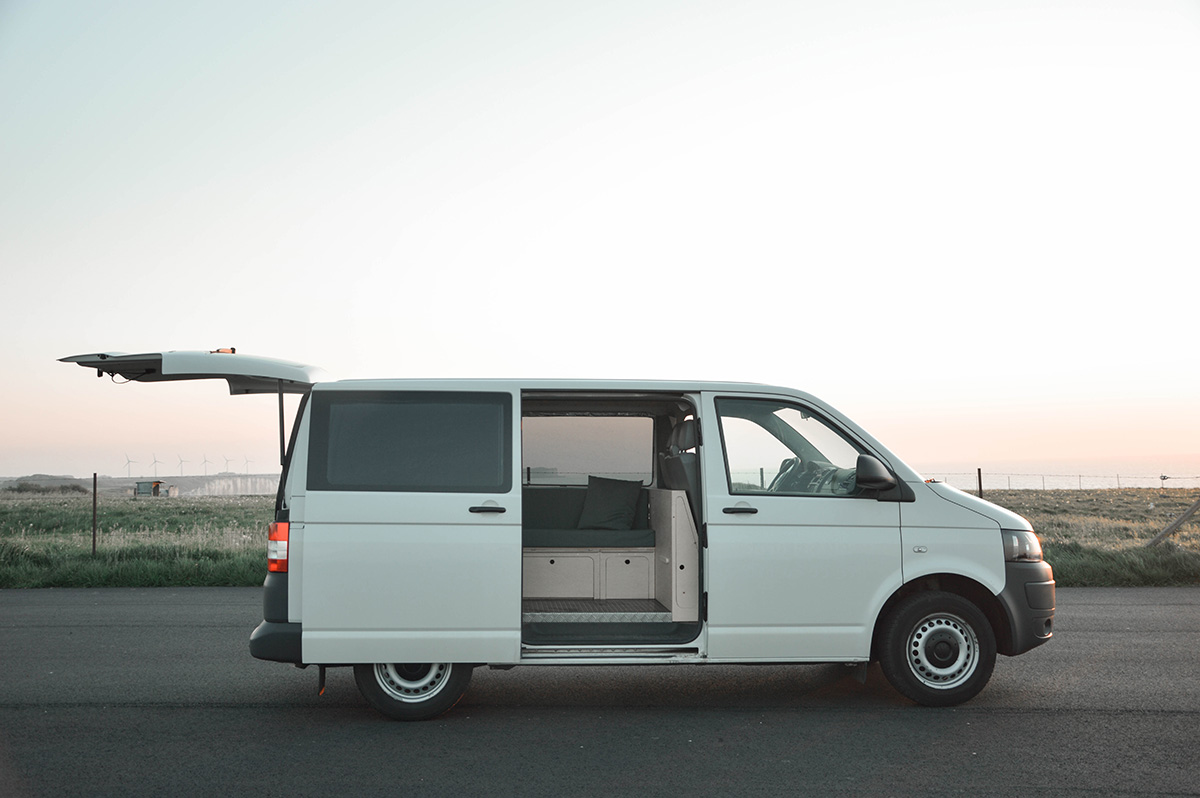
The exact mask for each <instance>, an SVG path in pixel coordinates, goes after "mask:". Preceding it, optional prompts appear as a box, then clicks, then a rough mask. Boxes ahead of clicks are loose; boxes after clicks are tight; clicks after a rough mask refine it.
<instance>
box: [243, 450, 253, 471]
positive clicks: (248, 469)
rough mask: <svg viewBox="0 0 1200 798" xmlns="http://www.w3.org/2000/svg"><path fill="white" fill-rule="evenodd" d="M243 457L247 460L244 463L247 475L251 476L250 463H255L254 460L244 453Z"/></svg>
mask: <svg viewBox="0 0 1200 798" xmlns="http://www.w3.org/2000/svg"><path fill="white" fill-rule="evenodd" d="M242 459H243V460H244V461H245V464H244V465H245V468H246V476H250V464H251V463H253V462H254V461H253V460H251V459H250V458H249V457H246V456H245V455H242Z"/></svg>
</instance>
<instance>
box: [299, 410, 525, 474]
mask: <svg viewBox="0 0 1200 798" xmlns="http://www.w3.org/2000/svg"><path fill="white" fill-rule="evenodd" d="M311 403H312V418H311V422H310V427H309V429H310V433H309V451H308V487H309V489H311V490H363V491H406V492H424V493H507V492H508V491H509V490H510V489H511V487H512V397H511V396H510V395H508V394H500V393H455V392H428V391H422V392H415V391H414V392H410V391H316V392H314V393H313V395H312V400H311Z"/></svg>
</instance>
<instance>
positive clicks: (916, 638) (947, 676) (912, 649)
mask: <svg viewBox="0 0 1200 798" xmlns="http://www.w3.org/2000/svg"><path fill="white" fill-rule="evenodd" d="M908 666H909V668H910V669H911V670H912V674H913V676H915V677H917V679H918V680H919V681H920V682H921V683H922V684H924V685H925V686H927V687H932V688H934V689H935V690H949V689H951V688H954V687H957V686H958V685H960V684H962V683H963V682H965V681H967V680H968V679H970V678H971V674H973V673H974V672H975V669H976V668H977V667H978V666H979V640H978V638H976V636H975V630H974V629H972V628H971V626H970V624H968V623H967V622H966V621H964V620H963V619H962V618H959V617H958V616H957V615H951V614H950V613H946V612H937V613H933V614H931V615H927V616H925V617H924V618H922V619H921V621H920V622H919V623H917V624H915V625H914V626H913V630H912V632H910V633H909V635H908Z"/></svg>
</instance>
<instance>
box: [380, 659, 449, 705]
mask: <svg viewBox="0 0 1200 798" xmlns="http://www.w3.org/2000/svg"><path fill="white" fill-rule="evenodd" d="M449 677H450V665H449V664H447V663H444V662H435V663H432V664H430V663H420V664H406V663H391V662H379V663H376V664H375V681H377V682H378V683H379V686H380V687H381V688H382V689H383V692H384V694H385V695H386V696H387V697H388V698H393V699H395V700H397V701H402V702H404V703H406V704H414V703H419V702H421V701H428V700H429V699H430V698H433V697H434V696H435V695H437V694H438V693H439V692H440V691H441V689H442V688H443V687H445V686H446V682H447V680H448V679H449Z"/></svg>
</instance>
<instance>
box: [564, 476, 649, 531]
mask: <svg viewBox="0 0 1200 798" xmlns="http://www.w3.org/2000/svg"><path fill="white" fill-rule="evenodd" d="M641 492H642V483H641V482H630V481H628V480H624V479H608V478H607V477H592V476H589V477H588V489H587V495H586V496H585V497H584V499H583V512H582V513H580V515H579V528H580V529H632V528H633V514H634V510H635V509H636V508H637V500H638V494H640V493H641Z"/></svg>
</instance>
